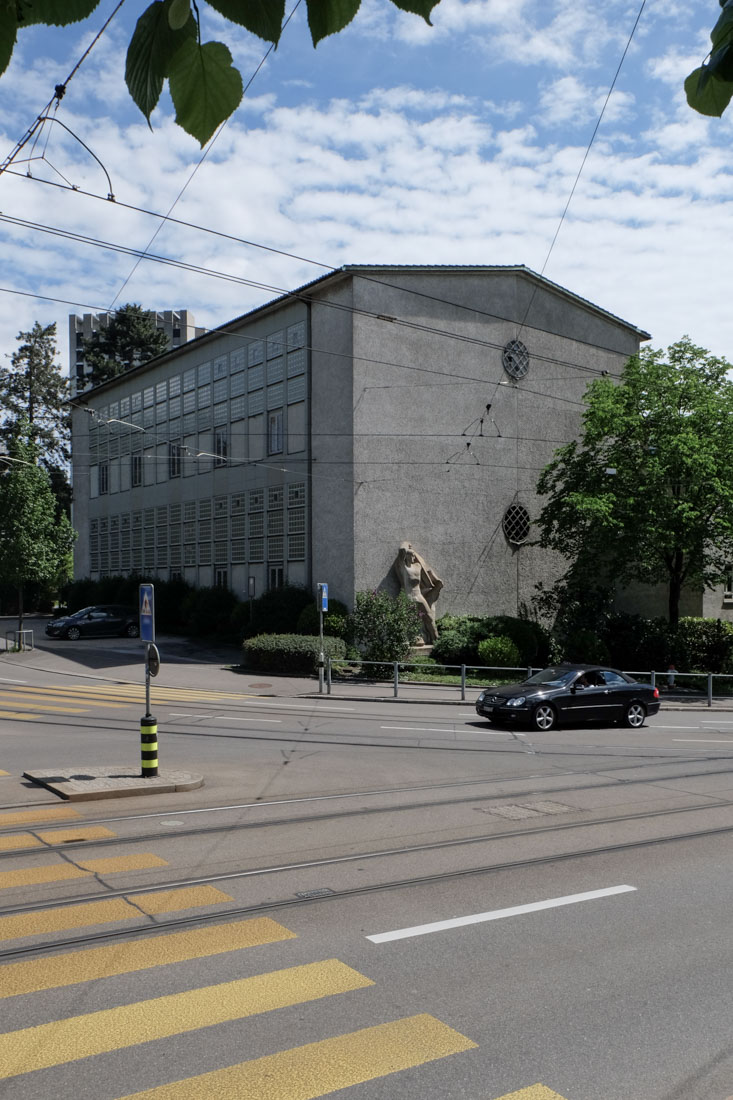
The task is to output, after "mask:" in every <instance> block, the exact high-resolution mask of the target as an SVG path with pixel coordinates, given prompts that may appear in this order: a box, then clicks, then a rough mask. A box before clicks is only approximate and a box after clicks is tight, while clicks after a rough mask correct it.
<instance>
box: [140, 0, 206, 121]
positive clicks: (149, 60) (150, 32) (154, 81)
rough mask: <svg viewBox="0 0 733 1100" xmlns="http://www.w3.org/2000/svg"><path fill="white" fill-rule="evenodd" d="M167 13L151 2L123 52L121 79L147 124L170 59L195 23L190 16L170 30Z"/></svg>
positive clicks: (163, 6)
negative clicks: (123, 73)
mask: <svg viewBox="0 0 733 1100" xmlns="http://www.w3.org/2000/svg"><path fill="white" fill-rule="evenodd" d="M168 10H169V4H168V3H164V2H163V0H155V2H154V3H152V4H151V5H150V7H149V8H147V9H146V10H145V11H144V12H143V14H142V15H141V16H140V18H139V19H138V21H137V26H136V27H135V33H134V34H133V36H132V39H131V40H130V45H129V47H128V49H127V64H126V66H125V80H126V82H127V87H128V89H129V91H130V95H131V96H132V98H133V99H134V100H135V103H137V105H138V107H139V108H140V110H141V111H142V113H143V114H144V115H145V117H146V119H147V120H148V125H149V124H150V115H151V113H152V111H153V109H154V107H155V105H156V103H157V102H158V100H159V99H160V93H161V92H162V90H163V81H164V80H165V78H166V76H167V75H168V68H169V65H170V62H171V58H172V57H173V56H174V54H175V53H176V51H177V50H178V49H180V47H181V46H182V45H183V43H184V42H186V41H190V40H191V39H195V37H196V23H195V21H194V18H193V16H192V15H191V14H190V13H189V18H188V21H187V23H186V24H185V26H184V27H182V28H181V29H180V30H173V28H172V27H171V25H170V22H169V19H168Z"/></svg>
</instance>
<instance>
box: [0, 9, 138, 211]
mask: <svg viewBox="0 0 733 1100" xmlns="http://www.w3.org/2000/svg"><path fill="white" fill-rule="evenodd" d="M124 2H125V0H119V3H118V4H117V6H116V7H115V8H114V9H113V11H112V12H111V13H110V14H109V16H108V17H107V19H106V20H105V21H104V23H103V24H102V26H101V27H100V29H99V30H98V31H97V33H96V35H95V36H94V38H93V39H92V41H91V42H90V43H89V45H88V46H87V48H86V49H85V50H84V53H83V54H82V55H81V57H80V58H79V60H78V61H77V63H76V65H74V67H73V69H72V70H71V72H70V73H69V75H68V76H67V78H66V80H65V81H64V82H63V84H57V85H56V87H55V89H54V94H53V95H52V96H51V98H50V99H49V101H48V103H47V104H46V106H45V107H44V108H43V110H42V111H40V112H39V114H38V115H36V118H35V121H34V122H33V123H31V125H30V126H29V127H28V129H27V130H26V132H25V134H24V135H23V137H22V138H21V139H20V140H19V141H17V142H16V144H15V146H14V147H13V150H12V152H11V153H9V154H8V156H7V157H6V158H5V160H4V161H3V162H2V163H1V164H0V176H1V175H2V174H3V172H6V171H7V170H8V169H9V167H10V165H11V164H12V163H13V162H14V161H15V160H16V159H17V157H18V154H19V153H20V152H21V151H22V150H23V149H24V148H25V146H26V145H27V144H28V142H29V141H30V140H31V138H32V137H33V135H34V134H35V133H36V130H37V129H38V127H39V125H40V124H41V122H43V121H45V120H46V117H47V116H48V112H49V111H50V110H51V108H52V107H53V105H54V100H55V101H56V107H55V108H54V110H56V109H57V108H58V105H59V103H60V102H61V100H62V99H63V97H64V95H65V93H66V89H67V87H68V86H69V83H70V82H71V80H72V79H73V78H74V76H75V75H76V73H77V72H78V71H79V69H80V67H81V65H82V64H83V62H84V61H86V59H87V57H88V56H89V54H90V53H91V51H92V50H93V48H94V47H95V46H96V44H97V42H98V41H99V39H100V38H101V37H102V35H103V34H104V32H105V31H106V30H107V27H108V26H109V25H110V23H111V22H112V20H113V19H114V17H115V16H116V15H117V12H118V11H119V10H120V8H121V7H122V5H123V4H124ZM74 136H76V135H74ZM82 144H83V143H82ZM92 155H93V154H92ZM95 159H96V158H95ZM13 174H15V173H13ZM110 193H111V192H110ZM109 198H110V196H108V199H109Z"/></svg>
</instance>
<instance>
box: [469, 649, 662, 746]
mask: <svg viewBox="0 0 733 1100" xmlns="http://www.w3.org/2000/svg"><path fill="white" fill-rule="evenodd" d="M658 710H659V691H658V689H657V688H655V687H652V686H651V685H650V684H639V683H637V682H636V680H634V679H633V678H632V677H631V676H627V674H626V673H625V672H619V671H618V670H617V669H615V668H606V667H605V666H603V665H555V666H554V667H552V668H544V669H542V671H541V672H536V673H535V674H534V676H530V677H529V679H528V680H523V681H522V683H521V684H508V685H506V686H505V687H495V688H486V690H485V691H482V692H481V694H480V695H479V697H478V699H477V700H476V712H477V713H478V714H480V715H481V717H482V718H488V719H489V721H494V722H523V723H526V724H529V725H531V726H533V727H534V729H537V730H543V731H546V730H551V729H553V728H554V727H555V726H556V725H558V723H560V722H588V721H591V720H592V719H596V720H600V721H603V722H623V723H624V725H626V726H630V727H631V729H639V727H640V726H643V725H644V719H645V718H646V716H647V714H656V713H657V711H658Z"/></svg>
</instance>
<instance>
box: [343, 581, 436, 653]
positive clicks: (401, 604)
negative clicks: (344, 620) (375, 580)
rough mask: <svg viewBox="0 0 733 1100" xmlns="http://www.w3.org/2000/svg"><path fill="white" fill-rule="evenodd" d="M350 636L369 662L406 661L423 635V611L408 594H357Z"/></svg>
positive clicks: (351, 618)
mask: <svg viewBox="0 0 733 1100" xmlns="http://www.w3.org/2000/svg"><path fill="white" fill-rule="evenodd" d="M349 633H350V637H351V638H352V639H353V641H354V643H355V644H356V645H357V646H358V648H359V651H360V652H361V655H362V657H363V659H364V660H365V661H403V660H404V659H405V657H406V656H407V654H408V653H409V651H410V647H411V646H413V645H414V644H415V640H416V639H417V637H418V636H419V634H420V611H419V609H418V606H417V604H416V603H415V601H414V600H411V599H409V597H408V596H406V595H405V593H404V592H400V593H399V595H398V596H397V597H396V598H393V597H392V596H390V595H389V593H387V592H382V591H380V592H357V594H356V604H355V606H354V611H353V614H352V615H351V616H349Z"/></svg>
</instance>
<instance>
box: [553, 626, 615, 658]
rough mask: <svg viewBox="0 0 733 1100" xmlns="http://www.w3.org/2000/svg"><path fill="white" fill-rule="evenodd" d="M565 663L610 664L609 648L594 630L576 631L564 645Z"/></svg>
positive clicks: (568, 637) (566, 639)
mask: <svg viewBox="0 0 733 1100" xmlns="http://www.w3.org/2000/svg"><path fill="white" fill-rule="evenodd" d="M562 657H563V660H565V661H573V662H576V661H577V662H581V663H585V662H587V663H588V664H596V663H597V664H599V665H605V664H608V663H609V662H610V654H609V652H608V646H607V645H606V643H605V642H604V641H603V639H602V638H599V637H598V635H597V634H596V633H595V631H593V630H583V629H581V630H575V631H573V632H572V633H571V634H569V635H568V636H567V637H566V638H565V641H564V642H563V645H562Z"/></svg>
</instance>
